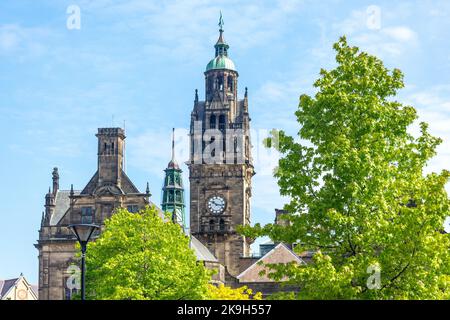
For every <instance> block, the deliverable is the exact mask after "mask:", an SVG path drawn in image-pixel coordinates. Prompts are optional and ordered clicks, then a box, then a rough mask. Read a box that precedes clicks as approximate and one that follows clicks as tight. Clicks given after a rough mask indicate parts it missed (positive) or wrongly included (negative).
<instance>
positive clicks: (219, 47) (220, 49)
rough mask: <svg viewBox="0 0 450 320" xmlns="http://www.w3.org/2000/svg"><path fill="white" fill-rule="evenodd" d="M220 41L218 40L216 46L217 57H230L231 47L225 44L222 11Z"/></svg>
mask: <svg viewBox="0 0 450 320" xmlns="http://www.w3.org/2000/svg"><path fill="white" fill-rule="evenodd" d="M218 25H219V39H217V42H216V44H215V46H214V48H215V49H216V57H217V56H228V48H229V45H228V44H227V43H226V42H225V39H224V38H223V25H224V22H223V17H222V11H220V18H219V24H218Z"/></svg>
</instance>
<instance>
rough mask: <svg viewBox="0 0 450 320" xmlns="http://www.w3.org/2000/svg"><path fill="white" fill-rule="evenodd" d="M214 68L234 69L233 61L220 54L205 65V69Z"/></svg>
mask: <svg viewBox="0 0 450 320" xmlns="http://www.w3.org/2000/svg"><path fill="white" fill-rule="evenodd" d="M215 69H228V70H233V71H236V67H235V65H234V62H233V61H232V60H231V59H230V58H228V57H227V56H221V55H219V56H217V57H215V58H214V59H212V60H211V61H210V62H209V63H208V65H207V66H206V71H209V70H215Z"/></svg>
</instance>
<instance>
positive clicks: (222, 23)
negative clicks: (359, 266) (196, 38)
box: [219, 10, 225, 33]
mask: <svg viewBox="0 0 450 320" xmlns="http://www.w3.org/2000/svg"><path fill="white" fill-rule="evenodd" d="M224 24H225V23H224V22H223V17H222V10H220V17H219V28H220V29H219V31H220V32H221V33H222V32H223V25H224Z"/></svg>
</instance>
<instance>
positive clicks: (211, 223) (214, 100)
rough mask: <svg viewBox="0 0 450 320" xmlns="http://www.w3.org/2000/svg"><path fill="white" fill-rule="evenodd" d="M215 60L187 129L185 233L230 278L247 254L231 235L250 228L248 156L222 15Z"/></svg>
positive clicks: (244, 242)
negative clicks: (187, 209)
mask: <svg viewBox="0 0 450 320" xmlns="http://www.w3.org/2000/svg"><path fill="white" fill-rule="evenodd" d="M219 27H220V29H219V33H220V34H219V39H218V40H217V43H216V44H215V46H214V48H215V57H214V58H213V59H212V60H211V61H210V62H209V63H208V65H207V66H206V71H205V72H204V75H205V100H204V101H200V100H199V97H198V91H197V90H196V91H195V101H194V108H193V111H192V113H191V126H190V146H191V148H190V159H189V161H188V167H189V182H190V229H191V233H192V235H194V236H195V237H197V238H198V239H199V240H200V241H201V242H202V243H203V244H204V245H205V246H206V247H208V249H209V250H210V251H211V252H212V253H213V254H214V255H215V256H216V257H217V258H218V260H219V262H220V263H222V264H223V265H224V266H225V267H226V268H227V270H228V272H229V273H230V274H231V275H232V276H237V275H238V274H239V273H240V258H241V257H246V256H248V255H249V254H250V242H249V239H246V238H245V237H243V236H241V235H240V234H238V233H237V232H236V227H237V226H239V225H249V224H250V197H251V179H252V176H253V175H254V169H253V165H252V158H251V143H250V125H249V123H250V118H249V114H248V95H247V88H246V89H245V94H244V99H238V76H239V74H238V72H237V70H236V67H235V65H234V63H233V61H232V60H231V59H230V58H229V57H228V49H229V46H228V44H227V43H226V42H225V40H224V36H223V32H224V31H223V20H222V16H221V17H220V20H219Z"/></svg>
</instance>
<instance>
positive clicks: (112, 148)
mask: <svg viewBox="0 0 450 320" xmlns="http://www.w3.org/2000/svg"><path fill="white" fill-rule="evenodd" d="M111 150H112V152H114V142H113V143H111Z"/></svg>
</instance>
